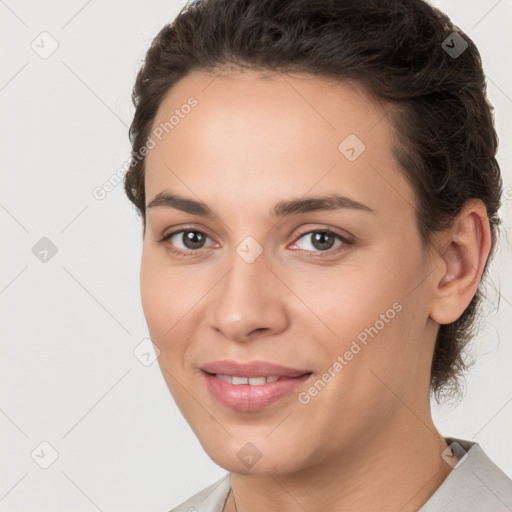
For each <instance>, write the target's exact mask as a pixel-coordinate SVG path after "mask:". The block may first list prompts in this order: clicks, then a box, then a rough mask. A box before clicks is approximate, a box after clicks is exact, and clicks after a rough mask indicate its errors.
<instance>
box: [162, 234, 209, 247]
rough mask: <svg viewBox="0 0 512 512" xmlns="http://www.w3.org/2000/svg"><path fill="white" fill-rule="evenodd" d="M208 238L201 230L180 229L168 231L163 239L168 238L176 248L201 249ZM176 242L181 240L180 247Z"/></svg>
mask: <svg viewBox="0 0 512 512" xmlns="http://www.w3.org/2000/svg"><path fill="white" fill-rule="evenodd" d="M209 238H210V237H209V236H208V235H206V234H205V233H203V232H201V231H192V230H182V231H175V232H174V233H170V234H169V235H167V236H166V237H165V238H164V240H169V241H170V242H171V243H172V245H174V246H176V247H177V248H178V249H181V250H185V251H190V250H192V251H193V250H194V249H203V247H204V244H205V240H206V239H209ZM178 242H181V244H182V247H180V245H179V243H178Z"/></svg>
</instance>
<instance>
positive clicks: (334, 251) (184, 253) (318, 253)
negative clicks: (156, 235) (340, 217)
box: [157, 228, 354, 258]
mask: <svg viewBox="0 0 512 512" xmlns="http://www.w3.org/2000/svg"><path fill="white" fill-rule="evenodd" d="M187 232H192V233H201V234H202V235H204V236H206V237H208V235H207V234H206V233H204V232H203V231H200V230H198V229H192V228H190V229H184V228H182V229H179V230H176V231H172V232H170V233H168V234H166V235H164V236H163V237H162V238H161V239H159V240H157V243H159V244H162V245H165V248H166V250H168V251H170V252H172V253H174V254H177V255H179V256H184V257H186V258H193V257H195V256H197V255H198V253H199V252H201V250H202V248H200V249H195V250H194V249H189V250H187V251H185V250H183V249H179V248H177V247H174V246H171V245H170V244H167V243H166V242H167V240H169V239H170V238H171V237H173V236H174V235H177V234H178V233H187ZM314 233H324V234H325V233H327V234H329V235H332V236H334V237H337V238H338V239H339V240H341V242H343V243H342V245H339V246H338V247H336V248H334V249H327V250H325V251H320V250H318V251H307V250H306V249H294V250H302V251H305V252H307V253H308V254H309V255H310V256H311V255H312V256H313V257H314V258H318V257H320V258H321V257H326V256H332V255H334V254H337V253H338V252H340V251H342V250H344V249H346V248H347V247H348V246H350V245H353V243H354V242H353V241H351V240H349V239H347V238H346V237H344V236H342V235H340V234H339V233H336V231H333V230H332V229H327V228H322V229H310V230H308V231H303V232H301V233H298V235H297V237H296V239H295V242H297V241H298V240H300V239H301V238H302V237H303V236H305V235H310V234H314ZM208 238H210V237H208ZM295 242H294V243H295Z"/></svg>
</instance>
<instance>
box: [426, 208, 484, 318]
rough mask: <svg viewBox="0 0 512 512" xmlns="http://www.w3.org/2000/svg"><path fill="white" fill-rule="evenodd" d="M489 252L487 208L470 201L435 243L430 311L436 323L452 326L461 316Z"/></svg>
mask: <svg viewBox="0 0 512 512" xmlns="http://www.w3.org/2000/svg"><path fill="white" fill-rule="evenodd" d="M490 249H491V230H490V226H489V220H488V218H487V209H486V207H485V205H484V203H483V202H482V201H481V200H480V199H470V200H468V201H466V203H464V205H463V207H462V209H461V211H460V212H459V214H458V215H457V217H456V218H455V220H454V222H453V225H452V227H451V228H450V229H448V230H446V231H444V232H442V233H441V234H440V236H439V237H438V240H437V243H436V249H435V254H434V259H435V261H434V263H435V264H436V267H435V268H436V269H437V272H434V281H433V285H434V289H433V290H432V292H433V298H432V302H431V309H430V317H431V318H432V320H434V322H437V323H438V324H449V323H452V322H455V320H457V319H458V318H459V317H460V316H461V315H462V313H463V312H464V310H465V309H466V308H467V306H468V305H469V303H470V302H471V299H472V298H473V296H474V295H475V293H476V291H477V288H478V285H479V283H480V278H481V276H482V273H483V269H484V266H485V263H486V261H487V257H488V256H489V251H490Z"/></svg>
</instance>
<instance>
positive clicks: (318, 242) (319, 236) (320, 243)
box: [296, 230, 348, 252]
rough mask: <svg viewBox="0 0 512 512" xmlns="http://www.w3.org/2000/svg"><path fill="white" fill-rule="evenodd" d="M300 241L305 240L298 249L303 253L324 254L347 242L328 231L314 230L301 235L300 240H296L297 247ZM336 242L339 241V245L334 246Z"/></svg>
mask: <svg viewBox="0 0 512 512" xmlns="http://www.w3.org/2000/svg"><path fill="white" fill-rule="evenodd" d="M302 239H304V240H306V243H304V244H303V246H302V247H300V246H299V248H301V249H303V250H305V251H315V252H316V251H320V252H325V251H329V250H331V249H333V248H335V247H339V246H340V245H343V244H348V241H347V240H345V239H344V238H343V237H342V236H341V235H338V234H337V233H334V232H333V231H329V230H316V231H308V232H307V233H303V234H302V235H301V236H300V238H298V239H297V242H296V244H297V245H299V241H300V240H302ZM336 240H339V243H338V245H336V246H335V243H336Z"/></svg>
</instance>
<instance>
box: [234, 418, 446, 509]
mask: <svg viewBox="0 0 512 512" xmlns="http://www.w3.org/2000/svg"><path fill="white" fill-rule="evenodd" d="M407 415H408V416H409V417H408V421H407V423H404V418H403V417H402V418H400V419H399V422H397V423H396V425H394V426H392V428H387V429H385V430H386V431H385V432H382V431H379V432H372V435H371V436H366V437H365V438H364V439H362V440H361V442H360V444H359V445H358V446H352V447H351V449H350V453H346V452H344V453H342V454H341V455H340V454H339V453H337V454H336V456H335V457H333V458H331V459H329V460H324V461H322V462H321V463H319V464H316V465H314V466H310V467H307V468H305V469H302V470H300V471H298V472H296V473H293V474H286V475H283V474H272V473H271V472H266V473H265V474H264V475H242V474H238V473H232V474H231V488H232V492H231V493H230V495H229V497H228V500H227V502H226V506H225V508H224V512H250V511H252V512H254V511H256V512H259V511H266V512H272V511H281V512H299V511H300V512H303V511H304V510H323V511H325V512H335V511H340V510H361V511H365V512H373V511H375V512H377V511H378V512H388V511H389V512H396V511H397V510H400V512H413V511H417V510H418V509H419V508H421V506H422V505H423V504H424V503H425V502H426V501H427V500H428V499H429V498H430V496H431V495H432V494H433V493H434V492H435V491H436V490H437V488H438V487H439V486H440V485H441V484H442V483H443V481H444V480H445V479H446V477H447V476H448V474H449V473H450V470H451V467H450V466H449V465H448V464H447V463H446V462H444V460H443V459H442V458H441V452H442V451H443V450H444V449H445V448H446V446H447V445H446V442H445V441H444V439H443V438H442V436H441V435H440V434H439V433H438V432H437V430H436V429H435V426H434V424H433V422H432V419H431V416H430V412H429V414H428V417H426V418H425V417H424V418H422V419H421V420H420V419H419V418H418V417H417V416H415V415H414V414H413V413H412V412H411V411H410V410H407ZM398 425H400V426H398Z"/></svg>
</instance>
